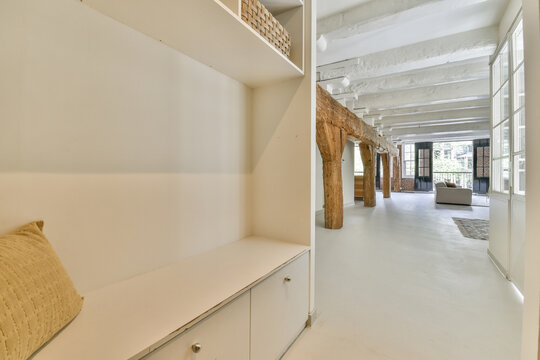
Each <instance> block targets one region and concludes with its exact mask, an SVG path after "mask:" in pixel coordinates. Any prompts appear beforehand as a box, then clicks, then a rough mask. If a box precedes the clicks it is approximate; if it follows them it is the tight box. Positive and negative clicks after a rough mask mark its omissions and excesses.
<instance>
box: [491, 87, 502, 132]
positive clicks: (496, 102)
mask: <svg viewBox="0 0 540 360" xmlns="http://www.w3.org/2000/svg"><path fill="white" fill-rule="evenodd" d="M492 101H493V123H492V125H493V126H495V125H497V124H498V123H500V122H501V92H500V91H499V92H498V93H497V94H495V96H494V97H493V100H492Z"/></svg>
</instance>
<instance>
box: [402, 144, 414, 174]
mask: <svg viewBox="0 0 540 360" xmlns="http://www.w3.org/2000/svg"><path fill="white" fill-rule="evenodd" d="M414 165H415V164H414V144H404V145H403V177H414Z"/></svg>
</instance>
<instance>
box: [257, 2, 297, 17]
mask: <svg viewBox="0 0 540 360" xmlns="http://www.w3.org/2000/svg"><path fill="white" fill-rule="evenodd" d="M260 2H261V3H262V4H263V5H264V6H265V7H266V8H267V9H268V11H270V12H271V13H272V14H274V16H275V15H279V14H281V13H282V12H285V11H287V10H290V9H293V8H295V7H298V6H302V5H304V2H303V1H302V0H260Z"/></svg>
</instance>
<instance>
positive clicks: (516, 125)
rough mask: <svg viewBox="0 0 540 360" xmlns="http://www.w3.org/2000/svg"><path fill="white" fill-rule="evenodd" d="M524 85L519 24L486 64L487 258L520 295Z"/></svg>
mask: <svg viewBox="0 0 540 360" xmlns="http://www.w3.org/2000/svg"><path fill="white" fill-rule="evenodd" d="M524 81H525V74H524V65H523V22H522V20H521V19H518V20H516V23H515V24H514V26H513V27H512V29H511V31H510V33H509V34H508V35H507V37H506V40H505V41H504V42H503V44H502V45H501V47H500V49H499V51H498V52H497V54H496V55H495V57H494V58H493V62H492V64H491V99H492V123H491V134H492V136H491V139H492V147H491V151H492V152H491V159H492V160H491V190H490V194H491V204H490V205H491V206H490V242H489V253H490V256H491V257H492V258H493V259H494V261H495V262H496V264H497V265H498V266H499V268H500V269H501V271H503V273H504V274H505V275H506V277H507V278H509V279H511V280H512V281H513V282H514V283H515V284H516V286H517V287H518V288H519V289H520V290H523V272H524V241H525V234H524V229H525V109H524V106H525V86H524Z"/></svg>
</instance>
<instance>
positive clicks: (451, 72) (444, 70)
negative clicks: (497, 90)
mask: <svg viewBox="0 0 540 360" xmlns="http://www.w3.org/2000/svg"><path fill="white" fill-rule="evenodd" d="M488 78H489V58H488V57H482V58H480V59H473V60H466V61H461V62H457V63H450V64H444V65H438V66H432V67H429V68H425V69H416V70H412V71H407V72H403V73H398V74H392V75H387V76H381V77H378V78H370V79H355V78H354V74H351V75H350V76H349V79H350V81H351V84H350V85H349V87H347V88H345V90H344V91H346V92H347V91H350V92H354V93H356V94H358V95H367V94H373V93H381V92H388V91H396V90H406V89H414V88H419V87H425V86H432V85H442V84H449V83H455V82H461V81H468V80H478V79H488Z"/></svg>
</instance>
